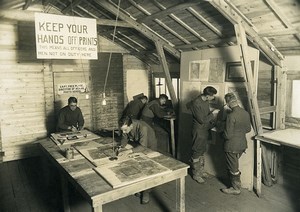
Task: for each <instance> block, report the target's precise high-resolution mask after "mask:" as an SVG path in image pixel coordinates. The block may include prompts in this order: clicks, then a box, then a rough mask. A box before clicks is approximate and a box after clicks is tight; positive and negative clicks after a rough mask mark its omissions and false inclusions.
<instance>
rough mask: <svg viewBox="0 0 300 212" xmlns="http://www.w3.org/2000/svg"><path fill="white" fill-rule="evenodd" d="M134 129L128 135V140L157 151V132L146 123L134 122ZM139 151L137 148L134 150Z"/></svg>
mask: <svg viewBox="0 0 300 212" xmlns="http://www.w3.org/2000/svg"><path fill="white" fill-rule="evenodd" d="M132 125H133V129H132V130H131V131H130V132H129V133H128V134H127V138H128V140H129V141H131V142H132V143H135V144H136V145H141V146H143V147H147V148H150V149H152V150H157V140H156V136H155V132H154V130H153V129H152V127H150V126H149V125H148V124H147V123H146V122H144V121H141V120H132ZM134 149H136V150H137V147H136V148H134Z"/></svg>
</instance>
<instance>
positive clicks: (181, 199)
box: [39, 134, 189, 212]
mask: <svg viewBox="0 0 300 212" xmlns="http://www.w3.org/2000/svg"><path fill="white" fill-rule="evenodd" d="M92 136H94V137H96V139H97V138H99V136H97V135H96V136H95V134H91V137H92ZM82 139H89V138H87V137H83V138H82ZM39 144H40V147H41V149H42V152H43V153H44V155H45V156H46V157H47V158H49V159H50V161H51V162H52V163H53V164H54V165H55V166H56V167H57V168H58V170H59V172H60V174H61V179H62V194H63V203H64V209H65V211H70V207H69V203H68V195H67V194H68V190H67V182H68V181H69V182H70V183H71V184H73V185H74V187H75V188H76V189H77V190H78V191H79V192H80V193H81V195H82V196H83V197H85V199H86V200H87V201H88V202H89V203H90V205H91V206H92V208H93V211H97V212H99V211H102V205H103V204H105V203H108V202H112V201H114V200H117V199H120V198H123V197H126V196H129V195H133V194H135V193H137V192H140V191H143V190H146V189H149V188H153V187H156V186H159V185H162V184H164V183H168V182H170V181H173V180H176V181H177V182H178V183H176V190H175V189H174V192H178V194H176V197H177V199H176V206H174V211H175V210H176V211H181V212H183V211H185V176H186V175H187V169H188V167H189V166H188V165H187V164H185V163H182V162H180V161H178V160H175V159H174V158H171V157H167V156H165V155H162V154H160V153H155V152H154V153H155V154H156V156H155V157H154V158H152V159H153V160H155V161H156V162H158V163H159V164H160V165H162V166H164V167H166V168H168V169H169V171H168V172H166V173H163V174H160V175H154V176H150V177H147V178H145V179H141V180H139V181H137V182H134V183H131V184H127V185H124V186H121V187H118V188H113V187H112V186H111V185H110V184H109V183H108V182H107V181H106V180H105V179H104V178H103V177H102V176H101V175H100V174H99V173H97V172H96V171H95V169H98V168H99V167H96V166H95V164H93V163H91V162H90V161H89V160H87V158H85V157H84V156H83V155H82V154H80V153H79V152H78V151H77V150H76V149H75V150H74V152H75V153H74V158H73V159H67V158H66V157H65V152H64V151H63V148H62V146H60V145H57V143H55V142H53V141H52V140H51V139H50V138H47V139H43V140H41V141H40V143H39ZM64 148H67V147H64ZM147 151H148V152H152V153H153V151H151V150H147ZM152 155H153V154H152ZM137 204H139V203H137Z"/></svg>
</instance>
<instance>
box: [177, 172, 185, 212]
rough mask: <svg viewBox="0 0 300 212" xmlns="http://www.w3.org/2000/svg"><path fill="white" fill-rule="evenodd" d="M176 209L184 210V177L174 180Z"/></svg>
mask: <svg viewBox="0 0 300 212" xmlns="http://www.w3.org/2000/svg"><path fill="white" fill-rule="evenodd" d="M176 191H177V194H176V211H180V212H185V177H181V178H180V179H177V180H176Z"/></svg>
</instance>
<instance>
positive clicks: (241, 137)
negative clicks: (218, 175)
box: [221, 93, 251, 195]
mask: <svg viewBox="0 0 300 212" xmlns="http://www.w3.org/2000/svg"><path fill="white" fill-rule="evenodd" d="M225 101H226V104H227V105H228V106H229V107H230V108H231V110H232V112H230V113H229V114H228V115H227V118H226V125H225V130H224V137H225V145H224V151H225V157H226V165H227V168H228V170H229V175H230V181H231V187H229V188H224V189H221V191H222V192H224V193H226V194H234V195H237V194H240V193H241V178H240V176H241V172H240V171H239V158H240V157H241V155H242V154H243V152H245V150H246V149H247V140H246V133H248V132H250V130H251V122H250V116H249V114H248V112H247V111H245V110H244V109H243V108H241V107H239V105H238V102H237V99H236V97H235V95H234V94H233V93H228V94H226V95H225Z"/></svg>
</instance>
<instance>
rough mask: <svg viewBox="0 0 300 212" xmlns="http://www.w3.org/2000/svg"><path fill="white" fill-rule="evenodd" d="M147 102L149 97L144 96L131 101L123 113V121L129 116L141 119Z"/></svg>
mask: <svg viewBox="0 0 300 212" xmlns="http://www.w3.org/2000/svg"><path fill="white" fill-rule="evenodd" d="M147 101H148V97H147V96H144V95H143V96H140V97H138V98H136V99H134V100H132V101H130V102H129V103H128V104H127V106H126V107H125V109H124V111H123V114H122V117H121V120H122V119H124V118H125V117H126V116H129V117H130V118H132V119H140V117H141V115H142V110H143V108H144V106H145V104H146V103H147Z"/></svg>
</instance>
